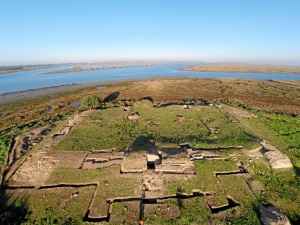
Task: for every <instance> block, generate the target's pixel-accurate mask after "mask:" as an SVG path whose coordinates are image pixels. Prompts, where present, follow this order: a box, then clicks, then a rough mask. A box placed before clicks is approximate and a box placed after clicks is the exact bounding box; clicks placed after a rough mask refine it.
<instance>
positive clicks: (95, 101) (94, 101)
mask: <svg viewBox="0 0 300 225" xmlns="http://www.w3.org/2000/svg"><path fill="white" fill-rule="evenodd" d="M101 103H102V99H101V98H100V97H99V96H97V95H88V96H86V97H84V98H83V99H82V104H81V105H80V108H79V109H80V110H87V109H93V108H94V109H95V108H100V107H101Z"/></svg>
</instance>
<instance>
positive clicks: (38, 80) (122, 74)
mask: <svg viewBox="0 0 300 225" xmlns="http://www.w3.org/2000/svg"><path fill="white" fill-rule="evenodd" d="M187 66H191V65H190V64H169V65H155V66H139V67H128V68H115V69H103V70H90V71H82V72H70V73H57V74H42V73H45V72H50V71H55V70H62V69H67V68H70V67H67V66H64V67H55V68H47V69H39V70H30V71H24V72H17V73H9V74H2V75H0V94H3V93H8V92H16V91H24V90H28V89H37V88H43V87H51V86H58V85H66V84H80V83H92V82H101V81H116V80H126V79H137V78H148V77H195V78H249V79H260V80H300V75H299V74H269V73H220V72H194V71H193V72H190V71H181V70H178V69H179V68H184V67H187Z"/></svg>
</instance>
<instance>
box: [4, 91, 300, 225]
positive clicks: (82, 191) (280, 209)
mask: <svg viewBox="0 0 300 225" xmlns="http://www.w3.org/2000/svg"><path fill="white" fill-rule="evenodd" d="M116 97H118V96H116ZM258 120H259V118H258V115H256V114H255V111H250V110H248V111H247V110H246V109H242V108H241V107H237V106H232V105H231V106H230V105H229V104H223V103H220V102H216V101H211V100H205V99H193V98H186V99H184V100H182V101H167V100H166V101H159V102H158V101H153V99H152V98H151V97H145V98H142V99H140V100H139V101H133V100H130V99H125V100H124V99H123V100H119V99H118V98H117V99H114V101H110V99H107V101H106V103H104V104H103V105H102V106H101V107H100V108H97V109H88V110H85V111H80V112H78V113H76V114H74V115H72V116H70V117H69V119H68V120H67V121H63V122H61V121H60V122H55V123H53V124H50V125H47V126H44V127H42V128H38V129H34V130H30V131H28V132H24V133H23V134H21V135H19V136H17V137H16V138H15V139H14V141H13V144H12V146H11V151H10V154H9V155H8V157H7V167H6V168H5V170H4V173H3V178H2V189H3V190H5V193H6V196H9V198H10V199H13V200H12V201H15V202H19V205H20V207H21V206H22V205H23V206H24V209H22V210H26V213H25V214H27V216H24V217H23V220H24V221H26V220H27V221H28V224H36V223H38V222H39V223H40V222H41V221H42V222H43V224H278V225H279V224H280V225H281V224H282V225H285V224H291V223H290V220H289V218H288V216H287V215H286V213H285V211H286V208H285V204H284V203H282V202H280V201H278V200H276V197H274V196H273V195H272V194H270V188H271V189H272V187H271V186H268V185H267V184H268V183H267V182H264V181H265V180H264V179H265V177H267V176H271V174H276V173H277V171H287V173H289V170H292V169H293V164H292V162H291V159H290V158H289V157H288V155H287V154H285V152H283V151H281V150H282V149H279V148H280V147H281V146H280V145H279V146H278V145H277V146H276V142H272V141H273V140H272V135H271V134H269V135H267V136H264V130H266V128H265V127H263V126H262V125H261V123H260V122H259V121H258ZM259 126H261V128H259V132H256V129H257V128H258V127H259ZM283 173H285V172H283ZM269 184H270V185H271V183H269ZM272 191H273V190H272ZM21 200H22V201H21ZM276 203H277V204H276ZM294 204H297V202H295V203H294ZM292 207H295V206H292ZM297 207H298V209H299V205H298V206H297ZM297 207H296V208H295V210H297ZM15 210H21V209H20V208H16V209H15ZM22 210H21V212H19V213H21V215H23V214H24V211H22ZM22 213H23V214H22ZM28 214H29V215H30V216H28ZM61 221H63V223H62V222H61ZM245 221H246V222H245Z"/></svg>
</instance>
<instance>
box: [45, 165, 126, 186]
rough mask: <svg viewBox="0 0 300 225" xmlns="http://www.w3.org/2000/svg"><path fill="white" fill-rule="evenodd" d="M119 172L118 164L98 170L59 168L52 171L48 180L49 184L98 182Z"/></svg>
mask: <svg viewBox="0 0 300 225" xmlns="http://www.w3.org/2000/svg"><path fill="white" fill-rule="evenodd" d="M119 173H120V167H119V166H116V165H114V166H111V167H108V168H105V169H97V170H82V169H63V168H57V169H56V170H54V171H53V172H52V174H51V176H50V178H49V179H48V180H47V184H56V183H87V182H97V181H98V180H99V179H101V178H103V177H106V176H113V175H115V174H119Z"/></svg>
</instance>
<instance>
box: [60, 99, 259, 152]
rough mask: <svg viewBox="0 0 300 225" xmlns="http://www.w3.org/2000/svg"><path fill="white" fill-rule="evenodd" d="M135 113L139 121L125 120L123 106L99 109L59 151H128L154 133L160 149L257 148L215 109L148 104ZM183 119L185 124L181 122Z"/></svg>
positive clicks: (76, 129) (139, 107) (69, 137)
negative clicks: (212, 129)
mask: <svg viewBox="0 0 300 225" xmlns="http://www.w3.org/2000/svg"><path fill="white" fill-rule="evenodd" d="M132 111H133V112H139V114H140V116H141V117H140V118H139V119H138V120H127V119H124V115H125V114H124V112H123V108H122V107H114V108H107V109H105V110H98V111H95V112H94V113H92V114H91V115H90V116H89V117H87V118H85V119H84V120H83V122H82V123H81V124H79V125H78V126H77V127H75V128H74V129H73V130H72V131H71V132H70V134H69V135H68V136H67V137H66V138H65V139H64V140H63V141H62V142H61V143H59V144H58V145H57V146H56V147H55V149H56V150H91V149H93V148H94V149H108V148H116V149H117V150H122V149H125V148H126V147H129V146H131V145H132V144H133V143H134V142H135V141H136V140H138V138H139V137H141V136H142V135H145V134H151V135H152V136H153V137H154V138H155V140H156V145H157V146H159V147H162V148H164V147H178V144H179V143H182V142H188V143H190V144H191V145H193V146H194V147H214V146H215V147H216V146H218V147H220V146H221V147H226V146H232V145H234V146H236V145H243V146H246V147H249V146H254V145H255V144H256V143H255V142H253V141H252V140H251V139H250V138H249V137H248V136H247V135H246V134H245V133H244V132H243V131H242V130H241V129H240V128H239V126H238V125H237V124H235V123H231V122H229V121H228V120H227V119H226V118H225V117H224V116H223V115H222V114H221V113H220V112H219V111H218V110H217V109H215V108H214V107H202V108H201V110H198V109H196V108H195V107H191V109H189V110H186V109H183V108H182V107H180V106H168V107H161V108H154V107H153V106H152V104H151V103H150V102H148V101H140V102H137V103H135V105H134V107H133V110H132ZM180 118H182V121H179V120H180ZM201 120H205V121H207V122H205V123H206V124H207V126H209V127H213V126H214V127H218V128H220V131H219V133H218V134H210V132H209V131H208V129H207V128H206V127H205V126H204V125H203V123H202V122H201Z"/></svg>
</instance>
